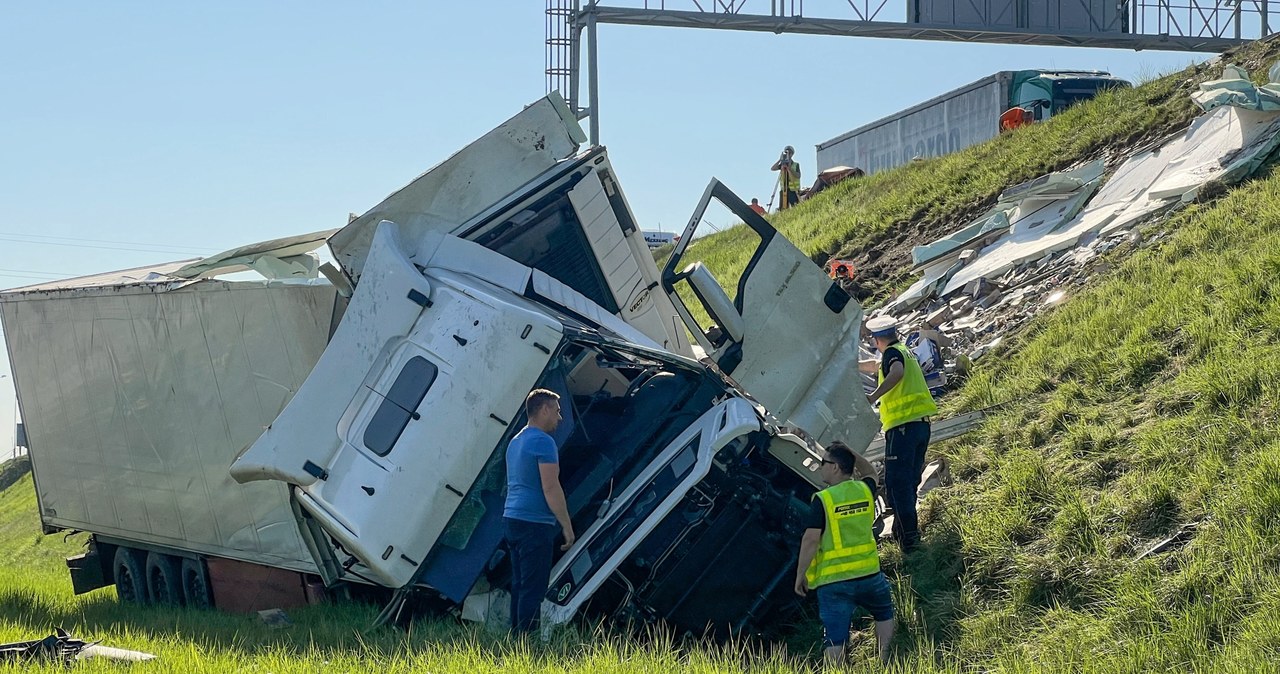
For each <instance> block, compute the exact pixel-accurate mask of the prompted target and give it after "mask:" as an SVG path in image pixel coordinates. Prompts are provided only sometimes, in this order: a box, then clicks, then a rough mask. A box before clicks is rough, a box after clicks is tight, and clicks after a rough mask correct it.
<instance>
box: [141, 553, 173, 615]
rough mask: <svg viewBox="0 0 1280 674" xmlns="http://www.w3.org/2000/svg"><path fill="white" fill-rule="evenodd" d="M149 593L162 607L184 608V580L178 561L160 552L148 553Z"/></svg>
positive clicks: (152, 599)
mask: <svg viewBox="0 0 1280 674" xmlns="http://www.w3.org/2000/svg"><path fill="white" fill-rule="evenodd" d="M147 591H148V592H149V593H150V595H151V601H152V602H153V603H155V604H159V605H161V606H182V578H181V575H180V574H179V571H178V561H177V560H176V559H174V558H173V557H170V556H169V555H166V554H163V553H159V552H148V553H147Z"/></svg>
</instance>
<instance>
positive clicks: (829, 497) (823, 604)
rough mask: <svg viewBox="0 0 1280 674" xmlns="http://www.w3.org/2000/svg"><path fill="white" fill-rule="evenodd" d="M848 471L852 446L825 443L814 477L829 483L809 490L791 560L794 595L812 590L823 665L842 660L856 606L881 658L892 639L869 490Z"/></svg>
mask: <svg viewBox="0 0 1280 674" xmlns="http://www.w3.org/2000/svg"><path fill="white" fill-rule="evenodd" d="M853 473H854V456H853V450H851V449H849V448H848V447H847V446H845V445H844V443H840V442H833V443H831V445H830V446H829V447H827V451H826V455H825V456H824V457H823V459H822V465H821V466H819V467H818V476H819V477H820V478H821V479H822V481H823V483H825V484H827V485H830V486H828V487H827V488H826V489H823V490H822V491H820V492H818V493H817V494H815V495H814V498H813V505H812V506H811V508H810V512H809V515H808V517H807V518H806V522H805V531H804V537H803V538H802V539H801V540H800V559H799V560H798V562H797V564H796V594H798V595H800V596H801V597H803V596H805V595H806V594H808V591H809V590H817V593H818V616H819V617H820V618H821V619H822V630H823V639H822V643H823V648H824V651H823V658H824V659H825V660H826V662H827V664H828V665H837V664H839V663H840V662H841V661H842V660H843V659H844V656H845V647H846V645H847V644H848V643H849V628H850V627H851V626H852V624H853V612H854V611H855V610H856V609H857V608H858V607H859V606H860V607H862V608H864V609H866V610H867V612H869V613H870V614H871V617H872V618H874V619H875V621H876V642H877V645H878V646H879V647H880V660H881V661H882V662H887V661H888V659H889V641H890V640H891V639H893V628H894V619H893V593H892V592H891V591H890V590H889V581H887V580H885V577H884V574H883V573H881V572H880V556H879V555H878V554H877V553H876V537H875V534H874V533H873V532H872V524H873V523H874V522H875V518H876V506H875V495H874V494H873V493H872V491H871V487H870V486H868V485H867V483H866V482H863V481H862V480H858V479H855V478H854V476H853Z"/></svg>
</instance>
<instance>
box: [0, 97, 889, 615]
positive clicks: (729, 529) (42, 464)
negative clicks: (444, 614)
mask: <svg viewBox="0 0 1280 674" xmlns="http://www.w3.org/2000/svg"><path fill="white" fill-rule="evenodd" d="M580 139H581V130H580V129H579V128H578V127H577V124H576V122H575V121H573V118H572V116H571V115H569V114H568V110H567V108H566V107H565V106H564V105H563V102H562V101H560V100H558V97H554V96H553V97H549V98H548V99H544V100H543V101H540V102H539V103H537V104H535V105H533V106H530V107H529V108H526V109H525V110H524V111H523V112H521V113H520V114H519V115H517V116H516V117H515V118H513V119H512V120H509V121H508V122H507V123H505V124H504V125H502V126H500V127H499V128H498V129H495V130H494V131H492V132H490V133H489V134H487V135H486V136H484V137H483V138H481V139H480V140H478V141H476V142H475V143H472V144H471V145H470V146H468V147H467V148H465V149H464V150H462V151H461V152H459V153H458V154H456V155H454V156H453V157H451V158H450V159H449V160H447V161H446V162H444V163H443V164H441V165H439V166H437V167H436V168H434V169H432V170H431V171H428V172H427V173H426V174H424V175H423V176H421V177H419V178H418V179H416V180H415V181H413V182H412V183H410V185H408V186H406V187H405V188H403V189H401V190H399V191H397V192H396V193H395V194H393V195H391V196H390V197H388V198H387V200H384V202H383V203H381V204H379V205H378V206H376V207H374V208H373V209H371V210H370V212H369V213H366V214H365V216H362V217H361V218H358V219H356V220H355V221H353V222H351V223H350V224H349V225H348V226H347V227H345V228H343V229H342V230H340V231H337V232H320V233H316V234H313V235H305V236H299V237H291V238H288V239H282V240H275V241H270V242H264V243H261V244H254V245H250V246H245V247H241V248H238V249H235V250H232V251H228V252H227V253H225V254H222V255H218V256H214V257H212V258H206V259H203V260H192V261H184V262H178V263H173V264H169V265H159V266H156V267H151V268H147V269H139V270H126V271H124V272H116V273H111V274H104V275H101V276H97V277H88V278H83V279H75V280H71V281H64V282H57V283H53V284H46V285H42V286H33V287H28V288H24V289H17V290H12V291H7V292H5V293H0V320H3V323H4V329H5V334H6V338H7V343H8V347H9V350H10V360H11V362H12V364H13V369H14V377H15V383H16V384H17V387H18V392H19V400H20V405H21V408H22V414H23V418H24V420H26V421H27V422H28V424H29V440H30V455H31V458H32V464H33V465H32V468H33V472H34V476H35V484H36V492H37V499H38V503H39V507H40V515H41V521H42V523H43V525H44V530H45V532H46V533H53V532H57V531H63V530H69V529H74V530H80V531H87V532H90V533H91V534H92V537H91V540H90V545H89V550H88V551H87V552H86V554H84V555H81V556H79V557H77V558H73V559H72V560H68V565H69V567H70V568H71V571H72V573H71V575H72V580H73V585H74V587H75V589H76V591H77V592H84V591H88V590H91V589H94V588H96V587H101V586H105V585H109V584H115V585H116V588H117V592H118V594H119V596H120V597H121V598H122V599H124V600H129V601H136V602H157V603H173V604H178V603H186V604H190V605H198V606H208V605H213V606H218V607H220V608H229V609H232V610H249V609H253V608H267V607H279V606H286V605H290V604H298V603H302V602H306V601H312V600H314V599H316V598H317V597H318V596H319V595H320V594H322V592H323V588H330V589H332V588H340V587H344V586H348V585H355V586H370V587H381V588H388V589H393V590H397V593H396V595H395V596H396V598H397V600H402V599H403V598H404V597H406V596H407V595H408V594H410V593H425V594H428V595H430V596H433V597H436V598H442V599H445V600H447V601H449V602H452V603H454V604H455V605H457V606H459V607H460V608H461V609H462V612H463V614H464V615H465V616H468V617H472V618H475V619H486V620H501V614H502V612H503V611H504V610H505V608H506V596H507V595H506V594H505V590H506V588H507V587H508V583H509V574H510V571H509V562H508V561H507V559H506V557H505V554H504V552H503V550H502V547H501V511H502V500H503V489H504V487H505V479H504V478H505V476H504V474H503V471H504V469H505V467H504V462H503V455H504V450H505V447H506V444H507V442H508V440H509V439H510V438H511V437H512V436H513V435H514V434H515V433H516V432H517V431H518V430H519V429H520V428H521V427H522V426H523V424H524V422H525V420H524V418H523V410H522V404H521V403H522V401H523V398H524V395H525V394H526V393H527V392H528V391H529V390H530V389H532V388H534V387H545V388H550V389H552V390H555V391H557V392H559V393H560V394H561V400H562V409H563V414H564V417H565V421H564V422H563V423H562V426H561V429H560V430H559V431H558V432H557V436H556V440H557V442H558V443H559V445H560V452H561V463H562V467H561V474H562V476H563V478H562V480H563V484H564V487H565V492H566V495H567V498H568V504H569V509H570V513H571V516H572V517H573V520H574V524H575V529H576V530H578V531H580V532H582V533H581V535H580V536H579V538H578V541H577V542H576V543H575V545H574V546H573V547H572V548H571V549H569V550H568V551H566V552H565V553H563V555H562V556H561V557H560V558H559V559H558V560H557V563H556V566H555V569H554V571H553V575H552V583H551V585H550V587H549V588H548V592H547V595H546V599H545V601H544V607H543V612H544V617H545V619H546V623H547V624H555V623H558V622H563V621H565V620H568V619H570V618H571V617H573V616H574V615H578V614H581V613H587V614H590V615H592V616H597V617H604V618H619V619H627V620H639V621H641V622H651V621H664V622H667V623H669V624H671V625H674V626H676V627H677V628H680V629H684V630H687V631H689V632H692V633H695V634H703V633H706V632H708V631H710V632H711V633H714V634H717V635H721V636H723V635H727V634H729V633H731V632H735V631H742V630H750V629H753V628H755V627H757V626H759V625H762V624H765V623H766V622H768V621H770V620H772V619H774V618H776V617H777V616H779V615H780V614H782V613H784V612H785V611H787V610H788V609H789V607H790V606H791V605H792V604H793V602H794V597H793V595H792V594H791V592H790V588H789V587H788V583H786V582H785V579H786V578H789V577H790V573H791V572H792V571H793V567H794V560H795V554H796V550H795V547H794V546H795V544H796V541H798V538H799V534H800V533H801V530H802V528H803V521H802V520H803V513H804V512H805V510H806V506H805V504H806V503H807V501H808V499H809V497H810V496H811V495H812V493H813V492H814V490H815V488H817V487H818V486H819V485H817V484H816V477H815V469H816V465H817V462H816V459H817V456H818V455H817V453H816V452H817V451H818V450H819V449H820V446H821V444H822V443H825V442H830V441H832V440H835V439H841V440H845V441H846V442H849V443H850V444H851V445H853V446H862V447H865V446H867V444H868V443H869V442H870V441H871V439H872V437H873V436H874V435H875V432H876V425H877V424H876V420H875V416H874V414H873V413H872V411H871V409H870V407H869V406H868V405H867V403H866V401H865V398H864V397H863V396H862V395H861V393H860V391H858V390H857V387H854V386H848V385H847V382H848V381H855V380H856V369H855V368H856V367H857V348H858V347H857V342H858V337H859V332H860V327H861V318H862V311H861V308H860V307H859V306H858V304H857V302H855V301H853V300H852V299H851V298H849V296H848V295H847V294H845V293H844V292H843V291H841V290H840V289H839V288H838V287H837V286H835V285H834V284H833V283H832V282H831V280H830V279H829V278H828V277H827V276H826V275H825V274H823V273H822V271H821V269H819V268H818V267H817V266H816V265H814V264H813V263H812V262H811V261H810V260H809V259H808V258H807V257H806V256H804V255H803V254H802V253H801V252H800V251H799V250H797V249H796V248H795V247H794V246H793V245H791V243H790V242H788V241H787V240H786V239H785V238H784V237H782V236H781V235H778V234H777V232H776V231H774V230H773V229H772V227H771V226H770V225H769V224H768V223H767V222H766V221H764V220H763V219H762V218H760V217H759V216H757V215H755V213H754V212H752V211H751V210H750V208H749V207H748V206H746V204H744V203H743V202H742V201H741V200H740V199H738V198H737V197H736V196H734V195H733V194H732V192H729V191H728V189H727V188H725V187H724V186H723V185H721V184H720V183H718V182H716V181H713V182H712V184H711V185H710V186H709V187H708V189H707V192H706V195H705V196H704V199H703V202H702V203H701V204H700V206H699V209H700V210H699V213H698V214H695V216H694V218H693V219H691V221H690V225H689V228H688V229H687V230H686V231H685V236H684V237H683V238H682V245H681V246H679V247H678V248H677V250H676V252H675V253H674V254H673V256H672V258H671V261H670V262H669V263H668V265H667V267H666V269H665V270H664V271H663V272H661V273H659V271H658V270H657V268H656V267H655V266H654V263H653V259H652V256H651V255H650V254H649V252H648V250H647V247H646V246H645V244H644V240H643V238H642V235H641V233H640V231H639V229H638V228H637V227H635V225H634V224H633V223H634V219H633V218H632V217H631V215H630V212H629V209H628V208H627V206H626V201H625V199H624V197H623V196H622V192H621V189H620V187H619V185H618V183H617V181H616V178H615V177H614V176H613V174H612V170H611V168H610V167H609V163H608V160H607V157H606V155H605V153H604V150H603V148H586V149H585V150H579V149H578V147H577V146H578V144H579V143H580V142H581V140H580ZM711 200H718V201H720V202H722V203H723V204H724V205H725V206H726V207H728V208H729V209H730V210H731V211H733V212H734V213H735V214H737V215H738V216H739V217H740V218H742V219H743V222H745V223H747V225H748V228H747V229H748V230H749V231H750V232H752V233H753V234H754V235H755V236H756V252H755V254H754V256H753V264H752V265H751V266H749V267H748V269H746V270H744V271H743V272H742V273H741V274H740V275H739V277H738V278H736V279H732V281H734V283H729V284H728V286H729V287H734V286H735V285H736V287H737V293H736V296H735V297H734V298H733V299H730V298H729V296H728V294H727V293H726V292H725V291H724V290H722V289H721V286H720V285H719V284H717V283H716V282H715V279H714V277H713V275H712V270H710V269H708V268H707V267H706V266H705V265H703V264H701V263H700V262H693V263H688V260H687V257H688V256H687V254H686V251H685V247H684V246H686V245H687V241H688V240H690V238H691V236H692V234H693V232H694V230H695V229H696V227H697V225H698V224H699V222H700V221H701V216H700V212H701V209H703V208H705V207H706V205H707V204H708V203H710V201H711ZM323 244H327V245H328V248H329V250H330V252H331V254H332V256H333V258H334V260H335V261H336V262H337V264H336V265H327V266H324V267H321V266H319V265H317V263H316V259H315V257H314V256H312V255H311V254H310V251H312V250H313V249H314V248H316V247H317V246H320V245H323ZM680 265H684V266H683V268H682V269H677V267H678V266H680ZM246 269H251V270H255V271H258V272H259V274H261V275H262V276H263V278H259V279H255V280H242V279H240V278H238V277H227V276H226V274H227V273H228V272H233V271H242V270H246ZM686 285H687V286H688V287H689V289H691V290H692V291H693V292H684V294H682V292H681V291H682V290H683V289H684V288H683V286H686ZM686 297H695V298H696V299H695V300H686V299H684V298H686ZM686 301H696V302H698V303H700V304H701V305H702V306H701V307H700V309H693V308H691V307H690V306H687V305H686ZM695 315H698V316H711V317H714V319H715V320H716V321H718V325H719V326H722V327H723V329H722V330H720V331H719V333H714V331H711V330H709V326H706V325H702V324H700V323H699V322H698V320H695V319H694V316H695ZM703 322H705V319H703ZM708 332H712V333H714V337H709V336H708V334H707V333H708ZM691 336H692V340H691V339H690V337H691ZM801 347H803V348H801ZM875 472H876V471H875V469H874V467H873V466H872V465H871V464H870V463H868V462H867V461H865V460H863V461H860V463H859V473H860V475H861V476H862V477H863V478H865V479H869V480H872V481H874V480H875ZM728 566H732V567H733V568H734V573H732V574H724V573H715V570H716V569H723V568H726V567H728Z"/></svg>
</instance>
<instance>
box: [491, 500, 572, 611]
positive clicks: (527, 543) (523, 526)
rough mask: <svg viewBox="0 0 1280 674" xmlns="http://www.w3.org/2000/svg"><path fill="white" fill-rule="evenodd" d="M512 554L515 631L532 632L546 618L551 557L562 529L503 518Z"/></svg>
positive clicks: (550, 525) (508, 548)
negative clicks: (543, 599) (544, 612)
mask: <svg viewBox="0 0 1280 674" xmlns="http://www.w3.org/2000/svg"><path fill="white" fill-rule="evenodd" d="M502 523H503V524H504V525H505V526H506V530H507V550H508V552H510V553H511V629H512V630H513V631H515V632H532V631H534V630H536V629H537V628H538V618H539V617H540V616H541V615H542V596H543V595H544V594H546V593H547V585H548V584H550V583H551V557H552V555H553V554H554V552H555V545H556V534H557V533H559V531H560V527H559V526H557V525H555V524H544V523H542V522H526V521H524V520H513V519H511V518H510V517H504V518H502Z"/></svg>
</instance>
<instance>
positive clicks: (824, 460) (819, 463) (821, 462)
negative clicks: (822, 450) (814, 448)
mask: <svg viewBox="0 0 1280 674" xmlns="http://www.w3.org/2000/svg"><path fill="white" fill-rule="evenodd" d="M828 463H829V464H831V465H835V463H836V462H835V461H832V460H831V459H823V460H821V461H819V462H818V465H820V466H825V465H827V464H828Z"/></svg>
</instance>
